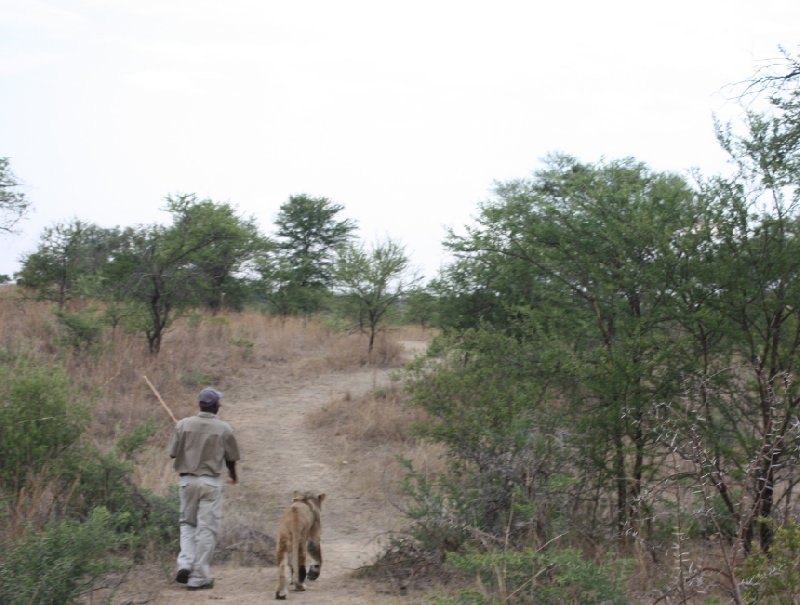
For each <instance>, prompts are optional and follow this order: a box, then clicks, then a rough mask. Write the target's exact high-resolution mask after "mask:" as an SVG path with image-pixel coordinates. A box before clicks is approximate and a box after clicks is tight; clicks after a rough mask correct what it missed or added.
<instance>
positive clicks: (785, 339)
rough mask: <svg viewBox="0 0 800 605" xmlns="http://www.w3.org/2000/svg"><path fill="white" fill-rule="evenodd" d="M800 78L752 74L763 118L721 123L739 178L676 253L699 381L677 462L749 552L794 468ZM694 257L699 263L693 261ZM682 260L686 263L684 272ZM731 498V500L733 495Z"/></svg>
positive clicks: (762, 535)
mask: <svg viewBox="0 0 800 605" xmlns="http://www.w3.org/2000/svg"><path fill="white" fill-rule="evenodd" d="M798 82H800V70H798V62H797V60H796V59H794V58H791V57H789V56H788V55H787V56H786V66H785V71H784V74H783V76H782V77H779V76H778V75H776V74H772V75H765V74H764V73H762V74H760V75H759V77H758V78H757V79H756V81H755V82H754V83H753V86H754V90H759V91H766V92H768V95H769V102H770V110H769V111H768V112H765V113H757V112H752V111H751V112H747V113H746V115H745V119H744V133H743V134H738V133H735V132H734V129H733V127H732V126H730V125H726V126H725V127H722V126H721V125H718V136H719V140H720V143H721V144H722V146H723V148H724V149H725V150H727V151H728V152H729V153H730V155H731V157H732V159H733V160H734V161H735V163H736V166H737V167H738V170H737V172H736V174H735V175H733V176H732V177H730V178H715V179H709V180H708V181H707V182H706V183H704V187H703V190H702V200H703V203H704V205H705V207H706V212H705V214H704V216H703V217H702V220H701V221H698V222H697V224H696V225H695V227H694V229H693V232H692V233H691V234H687V235H686V239H687V240H689V241H687V242H686V243H685V245H683V248H684V250H689V252H686V254H685V258H686V259H692V261H693V262H688V261H686V262H685V268H684V271H683V273H684V276H683V279H684V281H685V283H686V284H687V285H688V286H690V287H684V288H683V289H682V292H683V293H684V298H683V300H682V305H683V309H684V313H682V314H681V317H682V318H684V321H683V322H682V325H683V327H684V329H685V330H686V331H687V332H688V333H690V334H691V335H692V338H693V346H694V351H695V353H696V355H695V358H696V359H697V360H698V361H699V362H700V363H697V364H695V365H694V368H695V371H694V372H693V373H691V374H687V377H689V376H691V378H690V379H689V378H687V382H686V384H687V385H691V396H690V397H687V399H686V402H685V410H684V412H685V417H686V418H687V419H690V420H691V419H695V418H696V419H700V418H702V422H700V421H697V422H689V423H687V424H685V425H683V426H682V429H683V430H682V432H680V434H681V435H682V437H683V439H682V440H678V441H677V444H678V447H679V448H680V452H681V454H682V455H683V456H684V457H685V458H687V459H689V460H691V461H692V462H693V463H694V464H695V466H696V468H697V474H698V477H699V478H702V481H698V483H701V484H705V485H706V486H709V487H711V488H712V489H713V490H714V491H715V492H716V494H717V498H718V499H719V501H720V502H721V503H722V504H723V507H724V510H725V511H726V513H727V515H728V517H729V518H730V519H731V520H732V527H733V529H732V530H730V531H731V533H732V534H733V536H732V537H737V538H738V539H739V540H738V542H739V543H740V544H741V545H742V547H743V548H744V549H745V550H746V551H749V550H750V545H751V541H752V540H753V539H755V538H756V537H757V538H758V541H759V545H760V547H761V549H762V550H763V551H767V550H768V549H769V547H770V545H771V543H772V537H773V527H774V523H773V522H772V518H773V517H775V515H776V513H778V514H780V513H779V510H778V509H777V506H778V504H781V505H782V506H781V508H783V509H784V510H788V509H789V508H790V507H791V506H793V502H794V499H795V494H794V492H795V489H796V485H797V482H798V480H797V478H795V470H794V469H795V468H796V465H797V464H798V463H799V462H800V449H799V448H798V445H797V444H798V443H800V441H798V439H800V425H798V422H797V418H798V410H800V390H798V388H797V385H796V381H795V377H796V375H797V372H798V370H799V369H800V368H799V367H798V364H799V363H800V337H798V334H800V309H799V308H798V305H797V300H798V299H800V287H799V286H798V284H800V212H799V211H800V187H798V184H797V171H798V169H800V87H798V86H797V84H798ZM698 251H701V254H698ZM683 262H684V261H682V263H683ZM737 494H739V495H738V496H737Z"/></svg>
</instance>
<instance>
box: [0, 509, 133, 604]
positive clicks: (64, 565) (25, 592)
mask: <svg viewBox="0 0 800 605" xmlns="http://www.w3.org/2000/svg"><path fill="white" fill-rule="evenodd" d="M123 540H124V536H123V535H122V534H120V533H119V532H118V531H117V528H116V527H115V520H114V517H113V516H112V515H111V514H110V513H109V512H108V511H107V510H105V509H104V508H97V509H94V510H93V511H92V512H91V514H90V515H89V516H88V518H87V519H86V520H85V521H84V522H77V521H71V520H63V521H61V522H59V523H56V524H54V525H52V526H49V527H47V528H45V529H44V530H42V531H37V530H34V529H33V528H31V529H29V530H28V531H27V532H26V533H25V535H24V536H23V537H22V538H20V539H19V540H17V541H16V542H14V544H13V545H12V546H11V547H10V548H9V549H7V550H6V551H5V552H4V553H3V555H2V558H0V561H1V563H0V603H4V604H5V605H31V604H32V603H36V605H68V604H70V603H76V602H77V600H78V597H79V596H81V595H83V594H85V593H86V592H88V591H90V590H91V589H92V588H93V587H94V586H95V583H96V581H97V580H98V579H99V578H101V577H102V576H103V575H104V574H107V573H108V572H111V571H114V570H118V569H122V568H124V567H125V563H124V562H123V561H122V560H121V559H119V558H116V557H115V556H114V554H113V553H114V551H115V549H117V548H118V547H119V546H120V545H121V544H122V543H123Z"/></svg>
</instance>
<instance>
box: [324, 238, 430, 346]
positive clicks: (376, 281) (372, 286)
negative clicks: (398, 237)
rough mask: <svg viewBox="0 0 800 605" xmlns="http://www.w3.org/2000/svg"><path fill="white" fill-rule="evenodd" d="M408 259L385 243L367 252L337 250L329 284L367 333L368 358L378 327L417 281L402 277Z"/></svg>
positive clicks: (351, 248) (356, 247)
mask: <svg viewBox="0 0 800 605" xmlns="http://www.w3.org/2000/svg"><path fill="white" fill-rule="evenodd" d="M408 264H409V261H408V257H407V256H406V254H405V251H404V249H403V247H402V246H401V245H400V244H398V243H397V242H393V241H392V240H386V241H384V242H381V243H378V244H376V245H375V246H374V247H372V248H371V249H370V250H366V249H365V248H364V247H363V246H359V245H355V244H348V245H344V246H341V247H340V248H339V250H338V255H337V259H336V267H335V269H334V273H333V281H334V283H335V284H336V287H337V289H338V290H339V292H340V293H341V295H342V297H343V299H344V300H345V302H347V303H349V304H348V305H346V306H345V308H349V309H350V310H351V312H352V316H353V317H354V319H355V320H356V321H357V323H358V326H359V328H360V329H362V330H366V331H367V332H368V333H369V345H368V354H372V351H373V348H374V345H375V336H376V334H377V331H378V326H379V325H380V324H381V322H382V321H384V320H385V318H386V317H387V315H388V313H389V312H390V310H392V309H393V308H394V307H396V306H398V305H399V303H400V302H401V301H402V297H403V295H404V293H405V290H406V288H408V287H411V286H413V284H414V283H415V282H416V281H418V279H417V278H414V277H410V278H409V277H408V276H406V275H405V274H406V271H407V270H408Z"/></svg>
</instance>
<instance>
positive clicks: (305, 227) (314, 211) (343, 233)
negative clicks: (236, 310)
mask: <svg viewBox="0 0 800 605" xmlns="http://www.w3.org/2000/svg"><path fill="white" fill-rule="evenodd" d="M343 209H344V207H343V206H341V205H339V204H335V203H333V202H332V201H331V200H329V199H327V198H324V197H310V196H308V195H293V196H291V197H290V198H289V200H288V201H287V202H285V203H284V204H283V205H281V208H280V211H279V212H278V216H277V217H276V219H275V224H276V227H277V233H276V235H277V241H276V242H275V243H274V245H272V246H270V247H269V249H268V250H267V254H265V255H264V256H262V257H261V258H260V259H259V262H258V263H257V265H258V269H257V270H258V272H259V273H260V275H261V282H260V290H261V294H262V296H263V297H264V298H266V299H267V300H268V302H269V304H270V306H271V307H272V309H274V310H275V311H276V312H278V313H280V314H282V315H288V314H292V313H312V312H315V311H319V310H320V309H321V308H322V307H323V304H324V302H325V300H326V297H327V292H328V288H329V287H330V285H331V283H332V280H333V266H334V253H335V251H336V249H337V248H338V247H339V246H341V245H342V244H345V243H346V242H348V241H349V240H350V239H351V238H352V233H353V231H354V230H355V228H356V223H355V222H354V221H351V220H349V219H345V220H338V219H337V215H338V214H339V213H340V212H341V211H342V210H343Z"/></svg>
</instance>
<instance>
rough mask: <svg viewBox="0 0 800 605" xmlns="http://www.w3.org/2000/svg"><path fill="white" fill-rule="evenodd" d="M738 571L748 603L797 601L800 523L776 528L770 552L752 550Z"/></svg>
mask: <svg viewBox="0 0 800 605" xmlns="http://www.w3.org/2000/svg"><path fill="white" fill-rule="evenodd" d="M765 522H768V523H771V524H774V522H773V521H771V520H768V521H765ZM738 572H739V577H740V579H741V584H742V596H743V597H744V599H745V602H747V603H775V604H783V603H796V602H797V601H796V598H797V595H799V594H800V524H798V523H796V522H790V523H788V524H786V525H785V526H783V527H780V528H778V529H777V530H775V536H774V539H773V542H772V546H771V547H770V549H769V552H768V553H766V554H765V553H763V552H757V553H752V554H751V555H750V556H749V557H747V559H746V560H745V561H744V563H742V565H741V566H740V568H739V570H738Z"/></svg>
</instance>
